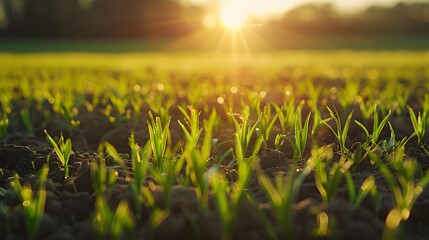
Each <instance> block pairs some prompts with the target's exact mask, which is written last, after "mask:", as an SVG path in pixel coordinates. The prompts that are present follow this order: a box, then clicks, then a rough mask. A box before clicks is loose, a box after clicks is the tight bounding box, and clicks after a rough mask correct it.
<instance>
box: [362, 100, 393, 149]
mask: <svg viewBox="0 0 429 240" xmlns="http://www.w3.org/2000/svg"><path fill="white" fill-rule="evenodd" d="M391 113H392V112H391V111H389V113H388V114H387V115H386V116H385V117H384V118H383V120H381V122H379V119H378V112H377V105H376V106H374V123H373V126H372V133H371V134H370V133H369V131H368V129H367V128H366V127H365V126H364V125H363V124H362V123H361V122H359V121H357V120H355V123H356V124H357V125H358V126H359V127H361V128H362V130H363V131H364V132H365V134H366V137H367V142H369V144H367V145H368V149H372V148H373V147H374V146H376V145H377V144H378V138H379V137H380V134H381V131H383V128H384V126H385V125H386V123H387V121H388V119H389V117H390V114H391Z"/></svg>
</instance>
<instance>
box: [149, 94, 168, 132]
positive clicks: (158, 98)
mask: <svg viewBox="0 0 429 240" xmlns="http://www.w3.org/2000/svg"><path fill="white" fill-rule="evenodd" d="M145 103H146V104H147V105H149V108H150V110H151V111H152V112H154V113H155V114H156V115H157V116H158V117H159V118H160V122H161V123H162V124H164V125H168V124H169V122H170V109H171V107H172V106H173V101H171V99H170V100H164V97H163V95H161V94H158V93H157V94H153V95H150V96H147V97H146V98H145Z"/></svg>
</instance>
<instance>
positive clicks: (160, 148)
mask: <svg viewBox="0 0 429 240" xmlns="http://www.w3.org/2000/svg"><path fill="white" fill-rule="evenodd" d="M149 116H150V118H151V122H149V121H148V129H149V138H150V145H151V148H152V153H153V157H154V160H155V165H156V166H159V165H161V164H162V161H163V159H164V158H165V156H166V154H168V153H167V151H168V147H169V146H168V145H169V141H170V138H171V137H170V129H169V126H170V120H168V121H167V123H166V124H165V125H164V126H163V125H162V123H161V118H159V117H156V118H155V119H154V117H153V115H152V113H149Z"/></svg>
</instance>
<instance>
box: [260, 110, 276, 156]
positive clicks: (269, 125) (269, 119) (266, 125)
mask: <svg viewBox="0 0 429 240" xmlns="http://www.w3.org/2000/svg"><path fill="white" fill-rule="evenodd" d="M258 115H259V116H261V118H260V119H261V120H260V121H259V123H258V128H257V132H258V135H262V137H263V140H264V142H263V143H264V148H267V147H268V139H269V137H270V135H271V131H272V129H273V126H274V124H275V122H276V121H277V118H278V114H276V115H274V117H273V116H272V108H271V104H267V105H266V106H265V107H264V110H263V111H262V112H261V111H260V110H259V108H258Z"/></svg>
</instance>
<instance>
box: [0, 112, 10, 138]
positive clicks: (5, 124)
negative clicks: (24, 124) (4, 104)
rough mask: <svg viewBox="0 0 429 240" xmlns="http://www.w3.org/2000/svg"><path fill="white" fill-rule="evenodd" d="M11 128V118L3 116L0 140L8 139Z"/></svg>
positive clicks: (0, 122)
mask: <svg viewBox="0 0 429 240" xmlns="http://www.w3.org/2000/svg"><path fill="white" fill-rule="evenodd" d="M8 126H9V118H8V117H7V115H6V114H3V115H2V117H1V118H0V139H5V138H6V137H7V127H8Z"/></svg>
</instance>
